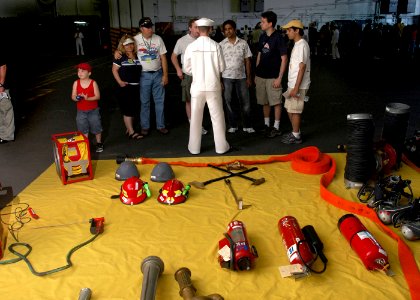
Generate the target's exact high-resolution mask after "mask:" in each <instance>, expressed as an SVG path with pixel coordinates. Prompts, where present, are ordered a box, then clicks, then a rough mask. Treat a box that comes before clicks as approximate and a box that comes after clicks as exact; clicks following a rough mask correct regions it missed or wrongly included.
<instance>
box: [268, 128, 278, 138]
mask: <svg viewBox="0 0 420 300" xmlns="http://www.w3.org/2000/svg"><path fill="white" fill-rule="evenodd" d="M279 135H281V131H280V130H278V129H277V128H275V127H272V128H271V130H270V131H269V132H268V134H266V137H268V138H274V137H276V136H279Z"/></svg>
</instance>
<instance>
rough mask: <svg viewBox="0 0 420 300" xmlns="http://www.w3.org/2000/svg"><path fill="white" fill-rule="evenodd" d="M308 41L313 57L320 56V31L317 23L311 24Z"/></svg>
mask: <svg viewBox="0 0 420 300" xmlns="http://www.w3.org/2000/svg"><path fill="white" fill-rule="evenodd" d="M308 39H309V48H310V49H311V56H316V55H317V54H318V30H317V29H316V22H312V23H311V24H309V28H308Z"/></svg>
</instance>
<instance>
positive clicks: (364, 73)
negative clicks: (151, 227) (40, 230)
mask: <svg viewBox="0 0 420 300" xmlns="http://www.w3.org/2000/svg"><path fill="white" fill-rule="evenodd" d="M82 60H86V61H89V62H90V63H91V64H92V66H93V73H92V78H94V79H95V80H97V82H98V84H99V87H100V90H101V95H102V98H101V101H100V105H101V111H102V118H103V119H102V121H103V126H104V142H105V151H104V152H103V153H100V154H97V153H94V152H92V157H93V159H115V157H116V156H117V155H125V154H127V155H136V156H142V157H149V158H159V157H188V156H190V154H189V152H188V150H187V143H188V133H189V131H188V130H189V129H188V128H189V126H188V122H187V118H186V116H185V109H184V104H183V103H182V102H181V94H180V87H179V80H178V79H177V77H176V74H175V72H173V69H172V68H171V69H170V70H171V74H170V84H169V85H168V86H167V88H166V95H167V97H166V104H165V105H166V106H165V110H166V121H167V125H168V126H167V127H168V128H169V129H170V134H169V135H167V136H162V135H161V134H158V133H157V132H156V131H152V132H151V134H150V135H149V136H148V137H146V138H145V139H142V140H139V141H132V140H128V139H127V137H126V136H125V135H124V131H125V129H124V125H123V122H122V116H121V113H120V111H119V109H118V105H117V102H116V99H115V96H114V90H115V82H114V80H113V77H112V74H111V65H112V60H111V56H110V55H102V56H96V57H89V56H88V57H84V58H83V59H81V58H79V57H74V56H72V57H68V56H66V57H64V56H54V57H39V58H38V59H36V60H32V61H31V64H30V65H27V64H25V63H24V62H21V63H17V64H16V65H14V66H13V67H14V70H12V69H11V70H10V72H11V73H12V74H14V76H12V78H13V79H14V80H16V82H19V86H18V89H16V94H17V95H18V97H16V98H17V99H15V100H16V101H17V103H15V104H16V107H17V109H16V123H17V130H16V140H15V141H14V142H10V143H7V144H2V145H1V146H0V182H1V183H2V185H3V187H7V189H6V191H3V194H6V193H7V194H8V196H7V197H3V199H2V202H3V203H7V200H11V197H12V196H13V195H18V194H19V193H20V192H21V191H22V190H23V189H24V188H25V187H26V186H28V185H29V184H30V183H31V182H32V181H33V180H34V179H35V178H36V177H37V176H39V175H40V174H41V173H42V172H43V171H44V170H45V169H46V168H47V167H49V166H50V165H51V164H52V163H53V162H54V157H53V151H52V150H53V148H52V142H51V135H53V134H56V133H64V132H71V131H75V130H76V123H75V114H76V108H75V105H74V103H73V102H72V101H71V100H70V93H71V86H72V83H73V81H74V80H75V79H76V78H77V76H76V71H75V69H74V65H76V64H77V63H79V62H80V61H82ZM418 67H419V63H418V61H415V60H408V59H407V60H404V59H395V60H392V61H391V60H370V61H366V60H361V59H353V60H337V61H333V60H331V59H330V58H327V57H322V58H313V59H312V71H311V79H312V84H311V88H310V92H309V96H310V100H309V102H308V103H306V104H305V111H304V114H303V124H302V133H303V138H304V142H303V143H302V144H301V145H284V144H282V143H280V138H278V137H277V138H274V139H268V138H265V137H263V136H262V135H261V134H252V135H249V134H245V133H242V132H241V133H237V134H228V141H229V143H230V144H231V145H233V146H235V147H237V148H239V150H238V151H236V152H232V153H230V154H229V155H256V154H265V155H278V154H286V153H290V152H293V151H295V150H297V149H299V148H302V147H307V146H317V147H319V149H320V150H321V151H324V152H336V151H337V144H345V143H346V116H347V114H353V113H370V114H372V115H373V118H374V121H375V139H379V138H380V136H381V131H382V126H383V125H382V124H383V117H384V112H385V107H386V105H387V104H388V103H392V102H401V103H405V104H408V105H409V106H410V107H411V110H410V119H409V127H408V130H407V136H412V135H413V133H414V131H415V129H419V128H420V123H419V120H420V118H419V116H420V104H419V103H420V102H419V98H420V84H419V73H418V69H419V68H418ZM252 101H253V103H252V109H253V121H254V127H255V128H256V129H261V128H262V126H263V119H262V112H261V109H260V107H259V106H258V105H256V101H255V97H253V100H252ZM151 119H153V118H151ZM204 126H205V127H206V128H207V129H211V122H210V120H209V117H208V113H207V114H206V116H205V120H204ZM152 129H153V126H152ZM290 129H291V128H290V122H289V120H288V118H287V114H286V113H285V111H283V115H282V122H281V130H282V131H290ZM214 155H217V154H216V153H215V152H214V143H213V135H212V132H211V130H210V132H209V134H208V135H207V136H204V137H203V140H202V152H201V154H200V156H214ZM5 200H6V202H5Z"/></svg>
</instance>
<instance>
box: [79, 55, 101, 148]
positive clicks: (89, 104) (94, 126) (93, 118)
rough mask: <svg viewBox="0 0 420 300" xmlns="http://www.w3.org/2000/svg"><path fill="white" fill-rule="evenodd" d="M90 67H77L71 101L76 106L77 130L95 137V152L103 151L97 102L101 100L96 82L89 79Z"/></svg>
mask: <svg viewBox="0 0 420 300" xmlns="http://www.w3.org/2000/svg"><path fill="white" fill-rule="evenodd" d="M91 72H92V67H91V66H90V65H89V64H88V63H80V64H78V65H77V76H78V77H79V79H78V80H76V81H75V82H74V83H73V90H72V93H71V99H72V100H73V101H74V102H76V104H77V116H76V123H77V130H78V131H80V132H82V133H83V134H84V135H85V136H86V137H88V135H89V132H91V133H92V134H94V135H95V139H96V152H102V151H104V144H103V143H102V124H101V115H100V114H99V107H98V101H99V99H100V98H101V94H100V93H99V87H98V84H97V83H96V81H94V80H93V79H91V78H90V75H91V74H92V73H91Z"/></svg>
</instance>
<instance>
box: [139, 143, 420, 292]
mask: <svg viewBox="0 0 420 300" xmlns="http://www.w3.org/2000/svg"><path fill="white" fill-rule="evenodd" d="M236 161H239V162H241V163H242V164H244V165H256V164H266V163H273V162H287V161H290V162H291V167H292V169H293V170H295V171H296V172H299V173H305V174H323V175H322V177H321V181H320V195H321V197H322V198H323V199H324V200H325V201H327V202H329V203H330V204H332V205H334V206H335V207H338V208H341V209H343V210H346V211H348V212H350V213H353V214H356V215H360V216H363V217H366V218H368V219H370V220H372V221H373V222H375V223H376V224H377V225H378V226H380V227H381V228H382V230H383V231H385V232H386V233H387V234H388V235H389V236H390V237H391V238H393V239H394V240H395V241H397V243H398V257H399V260H400V264H401V268H402V270H403V272H404V276H405V281H406V282H407V285H408V288H409V290H410V294H411V298H412V299H413V300H420V285H419V284H418V283H419V282H420V271H419V269H418V267H417V263H416V260H415V258H414V256H413V253H412V252H411V250H410V248H409V247H408V246H407V244H406V243H405V242H404V241H403V240H402V239H401V238H400V237H399V236H398V235H397V234H396V233H395V232H394V231H392V230H391V229H390V228H389V227H387V226H385V225H384V224H383V223H382V222H381V221H380V220H379V218H378V216H377V214H376V213H375V211H374V210H372V209H370V208H368V207H367V206H366V205H364V204H360V203H356V202H353V201H349V200H346V199H344V198H341V197H339V196H337V195H335V194H334V193H332V192H331V191H329V190H328V186H329V184H330V183H331V181H332V180H333V178H334V175H335V170H336V163H335V161H334V159H333V158H332V157H331V156H329V155H328V154H324V153H322V152H320V151H319V149H318V148H317V147H306V148H303V149H300V150H297V151H295V152H293V153H290V154H287V155H284V156H271V157H269V158H267V159H263V160H237V159H236V160H233V161H229V162H222V163H218V164H215V163H212V165H217V166H222V165H226V164H229V163H233V162H236ZM158 162H159V161H156V160H153V159H148V158H142V164H156V163H158ZM169 164H170V165H179V166H185V167H206V166H207V165H208V163H188V162H184V161H176V162H169Z"/></svg>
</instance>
